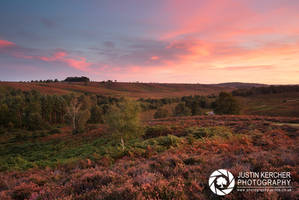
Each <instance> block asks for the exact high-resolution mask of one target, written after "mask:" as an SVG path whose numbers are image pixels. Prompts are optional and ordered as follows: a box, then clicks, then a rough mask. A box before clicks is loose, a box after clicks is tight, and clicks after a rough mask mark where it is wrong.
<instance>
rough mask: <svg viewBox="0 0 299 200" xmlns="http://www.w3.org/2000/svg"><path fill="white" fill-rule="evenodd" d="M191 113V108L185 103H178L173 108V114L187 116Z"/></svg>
mask: <svg viewBox="0 0 299 200" xmlns="http://www.w3.org/2000/svg"><path fill="white" fill-rule="evenodd" d="M189 115H191V109H190V108H188V107H187V106H186V105H185V103H179V104H178V105H176V107H175V108H174V116H189Z"/></svg>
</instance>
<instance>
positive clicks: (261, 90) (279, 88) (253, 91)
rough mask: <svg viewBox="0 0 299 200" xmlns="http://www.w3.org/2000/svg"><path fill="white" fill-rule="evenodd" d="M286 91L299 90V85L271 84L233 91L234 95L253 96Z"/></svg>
mask: <svg viewBox="0 0 299 200" xmlns="http://www.w3.org/2000/svg"><path fill="white" fill-rule="evenodd" d="M286 92H299V85H276V86H275V85H271V86H268V87H252V88H243V89H237V90H234V91H232V94H233V95H234V96H243V97H247V96H252V95H259V94H277V93H286Z"/></svg>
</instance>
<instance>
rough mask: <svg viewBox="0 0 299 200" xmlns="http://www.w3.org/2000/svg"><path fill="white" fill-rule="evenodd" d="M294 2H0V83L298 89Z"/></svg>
mask: <svg viewBox="0 0 299 200" xmlns="http://www.w3.org/2000/svg"><path fill="white" fill-rule="evenodd" d="M298 10H299V1H298V0H150V1H149V0H126V1H124V0H84V1H83V0H63V1H61V0H51V1H41V0H26V1H22V0H19V1H12V0H1V2H0V80H1V81H27V80H40V79H42V80H44V79H54V78H58V79H59V80H63V79H65V78H66V77H67V76H88V77H90V79H92V80H94V81H102V80H108V79H111V80H117V81H129V82H133V81H140V82H161V83H166V82H167V83H222V82H251V83H266V84H299V12H298Z"/></svg>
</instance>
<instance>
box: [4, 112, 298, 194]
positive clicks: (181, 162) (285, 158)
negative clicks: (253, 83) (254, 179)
mask: <svg viewBox="0 0 299 200" xmlns="http://www.w3.org/2000/svg"><path fill="white" fill-rule="evenodd" d="M213 122H217V123H216V124H212V123H213ZM278 122H279V123H280V125H279V126H278V125H274V124H273V123H275V124H276V123H278ZM284 123H290V124H293V123H299V119H298V118H263V117H257V116H252V117H249V116H240V117H237V116H210V117H209V116H201V117H200V116H198V117H185V118H181V117H179V118H169V119H163V120H154V121H151V122H149V124H148V126H147V128H146V130H145V133H144V135H143V137H142V138H139V139H132V140H129V141H128V142H126V146H125V148H122V147H121V145H120V143H114V142H113V140H112V139H111V138H113V137H110V136H111V135H109V134H108V133H105V131H103V129H102V128H101V127H98V128H96V129H94V130H91V131H90V132H89V133H85V135H84V134H83V135H82V136H83V137H82V138H84V140H80V139H82V138H80V139H79V138H76V137H77V136H79V135H75V136H73V137H70V138H68V137H66V135H64V136H61V137H63V138H65V140H64V142H63V143H58V144H56V145H55V142H56V141H57V140H59V134H56V135H55V134H54V135H52V136H44V137H45V138H44V139H45V142H44V143H40V145H38V144H37V146H39V149H32V146H31V148H30V145H29V144H30V142H29V141H26V142H20V143H21V144H22V145H20V147H21V148H20V149H16V150H15V153H16V152H17V151H19V152H18V153H19V154H20V155H21V152H24V151H26V152H27V153H26V154H23V155H21V156H24V157H23V159H27V164H28V163H31V164H32V165H33V166H29V167H33V168H31V169H29V170H26V171H15V170H14V171H12V172H5V173H0V177H1V179H0V180H1V182H0V187H1V190H0V191H1V192H0V197H1V199H186V198H188V199H208V198H212V197H213V194H212V193H211V192H210V190H209V188H208V185H207V184H206V182H207V180H208V177H209V174H210V173H211V172H212V171H213V170H215V169H218V168H225V169H228V170H229V171H231V172H232V173H234V174H237V173H238V172H239V171H290V172H291V174H292V182H293V186H294V188H296V187H298V183H299V177H298V174H297V171H298V170H299V168H298V162H299V160H298V156H296V155H298V148H297V144H298V129H297V128H296V127H295V126H294V127H293V126H289V125H284ZM68 134H70V135H72V133H71V131H70V132H69V133H68ZM39 140H40V141H43V140H42V139H39ZM49 147H52V149H51V148H50V149H49ZM38 151H41V154H40V155H38V153H37V152H38ZM1 152H2V151H1ZM34 152H35V153H34ZM6 153H8V154H10V156H9V155H8V157H13V150H12V149H10V150H8V151H7V152H6ZM51 153H52V154H51ZM30 154H31V156H34V158H32V159H33V160H36V162H31V161H30V159H29V157H30V156H29V155H30ZM2 156H3V155H2ZM26 156H28V157H26ZM39 156H45V157H44V158H42V157H40V158H39ZM75 158H77V159H78V160H79V161H77V162H68V164H61V163H63V162H60V161H63V159H65V160H67V159H74V160H75ZM43 159H44V161H46V160H49V163H46V164H45V166H42V165H39V164H40V163H42V162H39V161H41V160H43ZM59 159H61V160H59ZM38 160H39V161H38ZM57 161H59V163H60V164H59V165H57V166H56V167H53V168H49V167H46V166H49V164H50V163H51V162H52V163H53V164H54V163H55V162H57ZM21 163H22V162H19V163H18V162H15V163H14V165H11V166H10V167H11V169H13V167H15V169H17V168H20V169H21V168H27V166H26V165H23V164H21ZM34 163H35V164H36V165H35V164H34ZM295 195H296V193H295V192H285V193H284V192H279V193H278V192H272V193H267V192H265V193H256V192H247V193H238V192H234V191H233V192H232V193H231V194H229V195H227V196H226V198H227V199H236V198H242V199H277V198H281V199H295V198H296V196H295Z"/></svg>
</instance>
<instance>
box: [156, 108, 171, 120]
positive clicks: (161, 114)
mask: <svg viewBox="0 0 299 200" xmlns="http://www.w3.org/2000/svg"><path fill="white" fill-rule="evenodd" d="M168 116H169V112H168V110H167V109H165V108H158V109H157V111H156V112H155V114H154V118H155V119H158V118H165V117H168Z"/></svg>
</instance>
